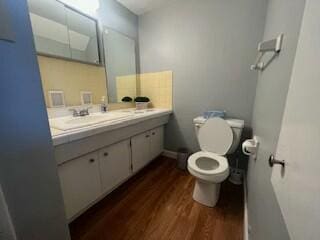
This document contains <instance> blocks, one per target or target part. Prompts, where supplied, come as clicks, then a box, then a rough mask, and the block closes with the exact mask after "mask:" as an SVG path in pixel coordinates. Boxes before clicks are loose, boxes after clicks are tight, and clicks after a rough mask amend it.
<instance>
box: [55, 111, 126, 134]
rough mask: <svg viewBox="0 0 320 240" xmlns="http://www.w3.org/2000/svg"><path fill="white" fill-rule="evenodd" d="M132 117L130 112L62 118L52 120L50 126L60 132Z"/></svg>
mask: <svg viewBox="0 0 320 240" xmlns="http://www.w3.org/2000/svg"><path fill="white" fill-rule="evenodd" d="M130 116H132V113H128V112H108V113H94V114H90V115H88V116H84V117H61V118H53V119H50V120H49V122H50V126H51V127H52V128H56V129H60V130H64V131H66V130H72V129H77V128H81V127H87V126H91V125H95V124H99V123H103V122H109V121H116V120H121V119H125V118H128V117H130Z"/></svg>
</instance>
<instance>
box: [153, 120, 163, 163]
mask: <svg viewBox="0 0 320 240" xmlns="http://www.w3.org/2000/svg"><path fill="white" fill-rule="evenodd" d="M150 132H151V135H150V158H151V160H152V159H155V158H156V157H158V156H159V155H160V154H161V153H162V152H163V127H162V126H161V127H158V128H155V129H152V130H151V131H150Z"/></svg>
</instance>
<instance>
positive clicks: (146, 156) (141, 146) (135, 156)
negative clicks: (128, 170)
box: [131, 131, 151, 172]
mask: <svg viewBox="0 0 320 240" xmlns="http://www.w3.org/2000/svg"><path fill="white" fill-rule="evenodd" d="M131 151H132V170H133V172H137V171H138V170H140V169H141V168H143V167H144V166H145V165H147V164H148V163H149V161H150V159H151V158H150V131H148V132H145V133H142V134H139V135H137V136H134V137H132V138H131Z"/></svg>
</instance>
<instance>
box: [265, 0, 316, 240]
mask: <svg viewBox="0 0 320 240" xmlns="http://www.w3.org/2000/svg"><path fill="white" fill-rule="evenodd" d="M319 12H320V2H319V1H318V0H308V1H307V2H306V7H305V12H304V18H303V22H302V27H301V32H300V37H299V43H298V47H297V52H296V59H295V64H294V67H293V72H292V77H291V82H290V87H289V91H288V96H287V102H286V108H285V111H284V116H283V121H282V128H281V131H280V137H279V141H278V146H277V152H276V158H277V159H281V160H285V167H284V168H283V167H281V165H274V167H273V172H272V177H271V182H272V185H273V188H274V191H275V194H276V197H277V200H278V202H279V205H280V209H281V213H282V215H283V218H284V221H285V224H286V227H287V229H288V232H289V235H290V239H291V240H301V239H308V240H316V239H319V236H320V228H319V226H318V225H319V222H320V204H319V203H320V147H319V146H320V121H319V119H320V107H319V103H320V68H319V66H318V65H319V59H320V47H319V45H320V31H319V23H320V15H319Z"/></svg>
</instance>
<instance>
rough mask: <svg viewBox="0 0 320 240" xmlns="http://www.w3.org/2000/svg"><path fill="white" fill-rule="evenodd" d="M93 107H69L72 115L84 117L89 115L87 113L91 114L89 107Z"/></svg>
mask: <svg viewBox="0 0 320 240" xmlns="http://www.w3.org/2000/svg"><path fill="white" fill-rule="evenodd" d="M90 108H91V107H88V108H84V109H81V110H77V109H75V108H71V109H69V111H71V112H72V116H74V117H79V116H80V117H84V116H87V115H89V109H90Z"/></svg>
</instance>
